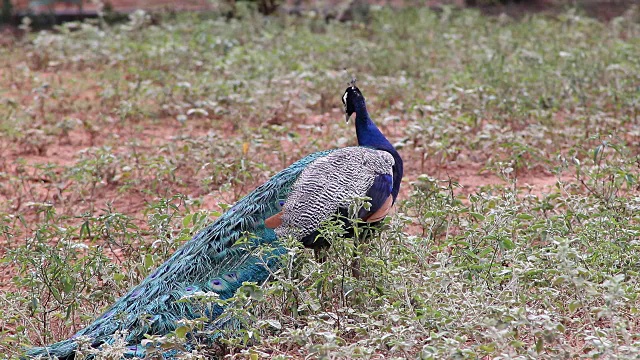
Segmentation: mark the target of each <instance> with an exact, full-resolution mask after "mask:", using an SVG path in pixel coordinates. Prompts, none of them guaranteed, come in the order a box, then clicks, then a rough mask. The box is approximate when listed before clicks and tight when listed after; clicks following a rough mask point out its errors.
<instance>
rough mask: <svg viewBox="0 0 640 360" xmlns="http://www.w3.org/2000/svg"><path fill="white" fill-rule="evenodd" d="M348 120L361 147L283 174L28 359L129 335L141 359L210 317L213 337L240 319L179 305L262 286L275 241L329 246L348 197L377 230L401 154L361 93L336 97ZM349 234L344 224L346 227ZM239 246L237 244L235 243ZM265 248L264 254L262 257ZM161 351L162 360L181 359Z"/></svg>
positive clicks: (394, 188) (309, 159)
mask: <svg viewBox="0 0 640 360" xmlns="http://www.w3.org/2000/svg"><path fill="white" fill-rule="evenodd" d="M342 101H343V103H344V105H345V114H346V115H347V119H349V116H350V115H351V114H353V113H356V121H355V122H356V134H357V137H358V145H359V146H355V147H347V148H342V149H336V150H328V151H322V152H317V153H313V154H311V155H308V156H306V157H305V158H303V159H302V160H299V161H298V162H296V163H294V164H292V165H291V166H289V167H288V168H286V169H284V170H282V171H281V172H279V173H278V174H276V175H275V176H273V177H272V178H271V179H270V180H269V181H267V182H266V183H264V184H263V185H261V186H259V187H258V188H256V189H255V190H254V191H253V192H251V193H250V194H249V195H247V196H246V197H244V198H243V199H241V200H240V201H238V202H237V203H236V204H235V205H234V206H233V207H231V208H230V209H229V210H228V211H227V212H225V213H224V214H223V215H222V216H220V217H219V218H218V219H217V220H216V221H214V222H213V223H212V224H211V225H209V226H208V227H206V228H205V229H204V230H202V231H201V232H199V233H198V234H197V235H195V236H194V237H193V238H192V239H191V240H190V241H188V242H187V243H185V244H184V245H183V246H182V247H181V248H180V249H178V250H177V251H176V252H175V253H174V254H173V255H172V256H171V257H170V258H169V259H168V260H167V261H166V262H165V263H164V264H162V265H160V266H159V267H158V268H157V269H156V270H155V271H154V272H153V273H151V274H150V275H149V276H148V277H147V278H145V279H144V280H143V281H142V282H141V283H140V284H139V285H138V286H136V287H134V288H133V289H131V291H129V293H127V294H126V295H125V296H123V297H122V298H120V299H119V300H118V301H116V302H115V304H113V305H112V306H111V307H110V308H109V309H108V310H107V311H106V312H105V313H104V314H102V316H100V317H99V318H97V319H96V320H95V321H94V322H93V323H91V324H89V325H88V326H87V327H85V328H84V329H82V330H80V331H78V333H76V334H75V335H74V336H73V337H72V338H71V339H69V340H65V341H61V342H59V343H56V344H53V345H50V346H48V347H41V348H34V349H31V350H29V351H28V352H27V354H26V355H27V356H28V357H30V358H37V357H43V358H52V357H57V358H60V359H72V358H74V354H75V350H76V349H77V348H78V344H77V342H76V340H78V337H80V336H82V337H83V338H89V339H90V342H91V346H92V347H94V348H97V347H99V346H100V345H102V344H113V343H114V342H115V341H116V337H115V336H114V335H115V334H116V332H118V331H123V330H124V331H126V338H125V340H126V343H127V345H128V351H129V352H128V353H127V354H125V357H134V356H136V357H144V356H145V350H146V349H145V348H144V347H143V346H142V344H141V342H142V340H143V339H144V338H145V334H148V335H165V334H167V333H169V332H171V331H174V330H176V328H177V327H178V326H179V321H180V320H182V319H186V320H194V319H199V318H206V319H208V321H206V328H205V330H207V331H208V332H210V333H213V335H212V337H215V336H216V334H220V332H219V331H216V330H220V329H223V328H225V327H227V326H232V325H233V324H234V323H235V321H237V320H236V319H227V318H224V317H223V318H221V317H220V315H221V314H222V312H223V311H224V309H223V308H222V307H221V306H219V305H214V306H212V307H207V309H202V308H201V307H198V306H195V305H194V304H191V303H189V302H184V301H179V300H180V299H182V298H183V297H185V296H189V295H192V294H196V293H199V292H200V291H204V292H214V293H216V294H217V295H218V296H219V298H220V299H223V300H224V299H229V298H231V297H233V296H234V294H235V292H236V290H237V289H238V288H239V287H240V286H241V285H242V283H243V282H256V283H259V284H262V283H263V282H264V281H266V280H267V279H268V277H269V275H270V273H271V271H274V270H275V268H276V267H277V265H278V262H279V255H282V254H283V253H284V252H285V251H286V249H285V248H284V247H283V246H282V245H279V243H278V241H277V239H278V237H293V238H295V239H297V240H299V241H300V242H301V243H302V244H304V245H305V246H307V247H311V248H314V249H315V248H318V247H323V246H328V245H329V244H328V243H327V242H326V241H324V240H323V239H322V238H321V237H318V227H319V226H320V224H321V223H322V221H324V220H326V219H329V218H330V217H332V216H334V215H335V214H338V213H341V212H343V211H344V210H345V208H347V207H348V204H349V203H350V201H351V200H352V199H353V198H354V197H363V196H367V197H368V198H370V199H371V201H370V203H371V206H370V208H369V209H367V210H364V209H361V212H360V213H359V214H358V216H359V217H360V219H362V220H364V221H367V222H369V223H372V224H376V223H379V221H380V220H381V219H383V218H384V217H385V216H387V214H388V213H389V210H390V208H391V207H392V205H393V204H394V203H395V201H396V198H397V196H398V192H399V189H400V182H401V180H402V175H403V163H402V158H401V157H400V154H399V153H398V152H397V151H396V149H395V148H394V147H393V145H392V144H391V143H390V142H389V141H388V140H387V138H386V137H385V136H384V135H383V134H382V133H381V132H380V130H379V129H378V128H377V127H376V126H375V124H374V123H373V121H372V120H371V118H370V117H369V113H368V112H367V109H366V104H365V99H364V96H363V95H362V93H361V92H360V90H359V89H358V88H357V87H355V84H352V85H351V86H350V87H349V88H348V89H347V90H346V91H345V94H344V96H343V98H342ZM344 225H345V227H347V228H349V227H350V225H349V224H346V223H345V224H344ZM239 240H243V241H239ZM261 245H271V246H270V250H268V251H265V252H258V251H256V249H258V248H259V247H260V246H261ZM178 356H179V354H177V351H175V350H174V351H172V352H165V353H164V354H163V357H164V358H165V359H174V358H176V357H178Z"/></svg>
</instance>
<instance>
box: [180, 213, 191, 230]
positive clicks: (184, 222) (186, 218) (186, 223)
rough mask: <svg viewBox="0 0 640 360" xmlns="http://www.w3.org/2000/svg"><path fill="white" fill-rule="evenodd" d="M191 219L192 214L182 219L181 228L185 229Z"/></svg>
mask: <svg viewBox="0 0 640 360" xmlns="http://www.w3.org/2000/svg"><path fill="white" fill-rule="evenodd" d="M191 218H193V214H189V215H187V216H185V217H184V218H183V219H182V226H183V227H187V226H188V225H189V223H190V222H191Z"/></svg>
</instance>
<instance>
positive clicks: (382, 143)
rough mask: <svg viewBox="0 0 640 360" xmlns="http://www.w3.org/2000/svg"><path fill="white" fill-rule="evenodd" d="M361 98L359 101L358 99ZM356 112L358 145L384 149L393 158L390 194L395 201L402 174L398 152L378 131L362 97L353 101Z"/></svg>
mask: <svg viewBox="0 0 640 360" xmlns="http://www.w3.org/2000/svg"><path fill="white" fill-rule="evenodd" d="M359 100H361V101H359ZM354 105H355V112H356V135H357V136H358V145H360V146H367V147H371V148H374V149H378V150H384V151H386V152H388V153H390V154H391V155H392V156H393V159H394V160H395V165H394V166H393V188H392V189H391V194H392V195H393V201H394V202H395V200H396V198H397V197H398V192H399V191H400V181H401V180H402V175H403V164H402V158H401V157H400V154H398V152H397V151H396V148H394V147H393V145H391V143H390V142H389V140H387V138H386V137H385V136H384V135H383V134H382V132H380V129H378V127H377V126H376V124H374V123H373V121H372V120H371V117H369V112H367V106H366V105H365V102H364V98H360V99H357V100H356V101H355V104H354Z"/></svg>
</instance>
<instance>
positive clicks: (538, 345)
mask: <svg viewBox="0 0 640 360" xmlns="http://www.w3.org/2000/svg"><path fill="white" fill-rule="evenodd" d="M542 350H544V340H542V337H539V338H538V340H537V341H536V352H537V353H538V354H540V353H541V352H542Z"/></svg>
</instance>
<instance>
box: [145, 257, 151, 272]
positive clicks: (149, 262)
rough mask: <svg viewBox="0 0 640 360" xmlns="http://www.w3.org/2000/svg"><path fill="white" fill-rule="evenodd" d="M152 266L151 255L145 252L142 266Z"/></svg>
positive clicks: (146, 267)
mask: <svg viewBox="0 0 640 360" xmlns="http://www.w3.org/2000/svg"><path fill="white" fill-rule="evenodd" d="M152 266H153V255H151V254H145V256H144V267H145V269H147V270H148V269H150V268H151V267H152Z"/></svg>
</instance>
